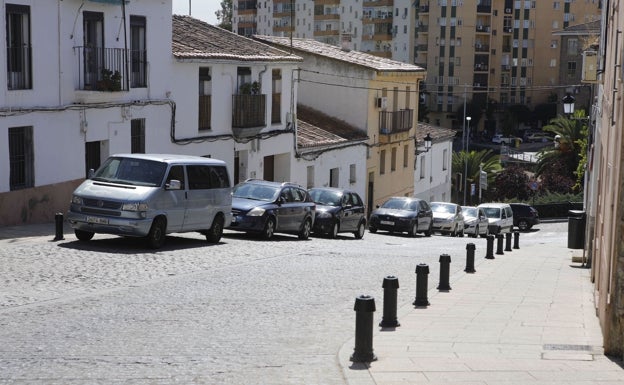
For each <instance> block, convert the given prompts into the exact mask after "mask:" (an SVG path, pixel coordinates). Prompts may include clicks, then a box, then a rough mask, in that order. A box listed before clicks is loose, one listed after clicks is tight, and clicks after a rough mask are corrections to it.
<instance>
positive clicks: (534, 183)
mask: <svg viewBox="0 0 624 385" xmlns="http://www.w3.org/2000/svg"><path fill="white" fill-rule="evenodd" d="M538 187H539V184H538V183H537V181H536V180H532V181H531V182H529V188H530V189H531V190H533V191H535V190H537V188H538Z"/></svg>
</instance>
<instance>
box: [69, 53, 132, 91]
mask: <svg viewBox="0 0 624 385" xmlns="http://www.w3.org/2000/svg"><path fill="white" fill-rule="evenodd" d="M74 53H75V56H76V59H77V61H78V89H80V90H91V91H127V90H128V86H127V83H128V82H127V79H128V77H127V66H126V63H127V61H128V59H129V51H127V50H125V49H123V48H98V47H74Z"/></svg>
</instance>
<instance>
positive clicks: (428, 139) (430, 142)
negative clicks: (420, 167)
mask: <svg viewBox="0 0 624 385" xmlns="http://www.w3.org/2000/svg"><path fill="white" fill-rule="evenodd" d="M431 147H433V139H432V138H431V135H429V133H427V136H425V151H426V152H429V150H431ZM432 180H433V151H432V152H431V159H430V162H429V196H431V181H432Z"/></svg>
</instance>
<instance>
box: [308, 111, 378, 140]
mask: <svg viewBox="0 0 624 385" xmlns="http://www.w3.org/2000/svg"><path fill="white" fill-rule="evenodd" d="M366 140H368V136H367V135H366V132H364V131H363V130H360V129H358V128H357V127H353V126H351V125H349V124H348V123H346V122H344V121H342V120H339V119H336V118H333V117H331V116H328V115H326V114H324V113H322V112H320V111H316V110H314V109H312V108H310V107H306V106H303V105H298V106H297V145H298V147H299V148H314V147H323V146H331V145H337V144H347V143H349V142H363V141H366Z"/></svg>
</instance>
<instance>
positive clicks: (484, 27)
mask: <svg viewBox="0 0 624 385" xmlns="http://www.w3.org/2000/svg"><path fill="white" fill-rule="evenodd" d="M476 31H477V33H490V26H489V25H477V27H476Z"/></svg>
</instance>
